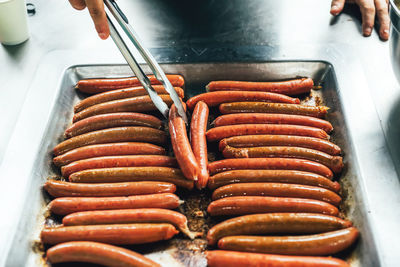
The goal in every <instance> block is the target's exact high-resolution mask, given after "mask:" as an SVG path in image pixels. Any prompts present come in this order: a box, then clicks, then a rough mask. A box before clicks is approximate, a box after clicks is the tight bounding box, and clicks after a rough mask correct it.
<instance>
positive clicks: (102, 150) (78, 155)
mask: <svg viewBox="0 0 400 267" xmlns="http://www.w3.org/2000/svg"><path fill="white" fill-rule="evenodd" d="M122 155H165V149H164V148H163V147H160V146H156V145H153V144H149V143H143V142H124V143H111V144H98V145H89V146H84V147H78V148H75V149H73V150H71V151H68V152H66V153H64V154H62V155H60V156H57V157H55V158H53V163H54V164H55V165H56V166H64V165H67V164H69V163H71V162H74V161H77V160H81V159H88V158H95V157H104V156H122Z"/></svg>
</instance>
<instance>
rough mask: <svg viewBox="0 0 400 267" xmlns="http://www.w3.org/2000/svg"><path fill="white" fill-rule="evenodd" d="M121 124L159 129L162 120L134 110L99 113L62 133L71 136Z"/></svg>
mask: <svg viewBox="0 0 400 267" xmlns="http://www.w3.org/2000/svg"><path fill="white" fill-rule="evenodd" d="M122 126H146V127H151V128H155V129H161V127H162V121H161V120H160V119H158V118H156V117H154V116H152V115H147V114H142V113H135V112H121V113H110V114H101V115H96V116H92V117H89V118H86V119H83V120H81V121H78V122H75V123H74V124H72V125H71V126H70V127H68V128H67V129H66V130H65V133H64V135H65V137H67V138H71V137H74V136H77V135H80V134H84V133H88V132H93V131H97V130H101V129H107V128H114V127H122Z"/></svg>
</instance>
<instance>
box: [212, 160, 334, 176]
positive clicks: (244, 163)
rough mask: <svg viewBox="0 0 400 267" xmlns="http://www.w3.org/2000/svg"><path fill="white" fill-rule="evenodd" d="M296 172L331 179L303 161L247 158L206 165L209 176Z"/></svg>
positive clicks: (326, 172) (319, 166)
mask: <svg viewBox="0 0 400 267" xmlns="http://www.w3.org/2000/svg"><path fill="white" fill-rule="evenodd" d="M243 169H248V170H253V169H254V170H260V169H261V170H297V171H306V172H312V173H316V174H319V175H322V176H325V177H327V178H332V177H333V173H332V171H331V170H330V169H329V168H328V167H326V166H324V165H322V164H320V163H318V162H314V161H309V160H305V159H288V158H248V159H244V158H241V159H224V160H218V161H214V162H211V163H210V164H208V171H209V172H210V174H211V175H214V174H216V173H219V172H224V171H230V170H243Z"/></svg>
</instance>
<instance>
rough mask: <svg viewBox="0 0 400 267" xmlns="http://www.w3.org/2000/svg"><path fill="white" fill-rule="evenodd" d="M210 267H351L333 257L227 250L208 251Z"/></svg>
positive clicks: (208, 264)
mask: <svg viewBox="0 0 400 267" xmlns="http://www.w3.org/2000/svg"><path fill="white" fill-rule="evenodd" d="M206 257H207V266H209V267H237V266H241V267H267V266H268V267H299V266H304V267H305V266H307V267H350V265H348V264H347V263H346V262H345V261H342V260H339V259H335V258H332V257H310V256H286V255H272V254H260V253H248V252H236V251H227V250H214V251H206Z"/></svg>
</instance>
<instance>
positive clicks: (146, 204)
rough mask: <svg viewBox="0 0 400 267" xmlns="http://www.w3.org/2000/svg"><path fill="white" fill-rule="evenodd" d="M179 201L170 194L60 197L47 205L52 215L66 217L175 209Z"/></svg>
mask: <svg viewBox="0 0 400 267" xmlns="http://www.w3.org/2000/svg"><path fill="white" fill-rule="evenodd" d="M180 204H181V201H180V200H179V198H178V197H177V196H176V195H174V194H171V193H162V194H152V195H138V196H128V197H60V198H56V199H54V200H53V201H51V202H50V204H49V206H48V207H49V210H50V211H51V212H53V213H54V214H58V215H67V214H70V213H74V212H78V211H89V210H117V209H139V208H160V209H175V208H177V207H179V205H180Z"/></svg>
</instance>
